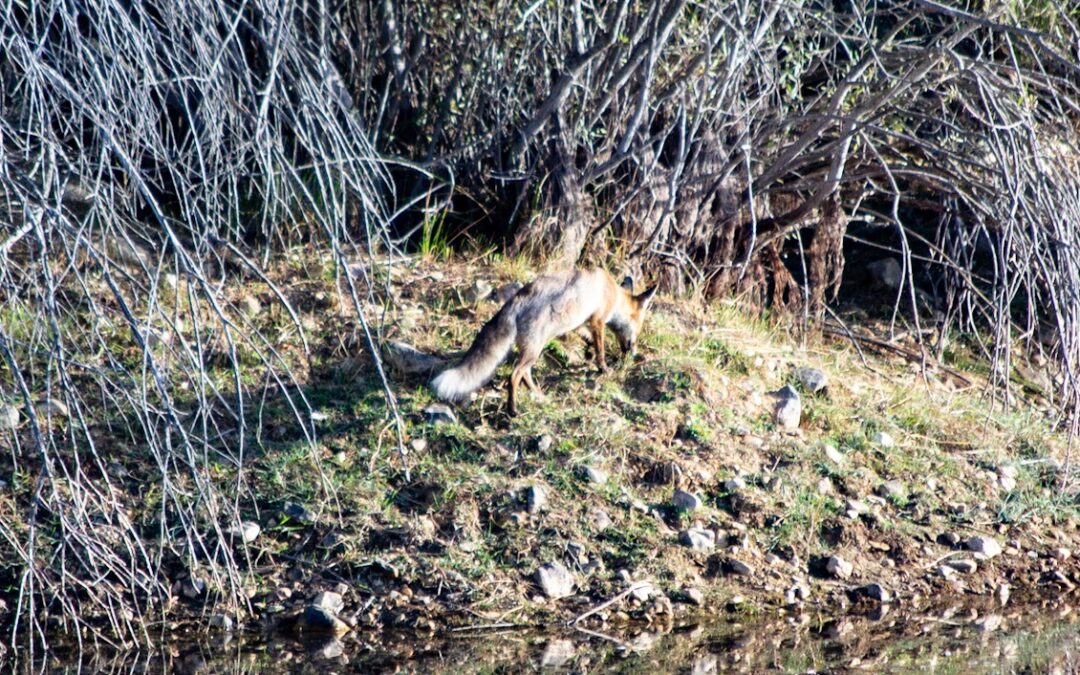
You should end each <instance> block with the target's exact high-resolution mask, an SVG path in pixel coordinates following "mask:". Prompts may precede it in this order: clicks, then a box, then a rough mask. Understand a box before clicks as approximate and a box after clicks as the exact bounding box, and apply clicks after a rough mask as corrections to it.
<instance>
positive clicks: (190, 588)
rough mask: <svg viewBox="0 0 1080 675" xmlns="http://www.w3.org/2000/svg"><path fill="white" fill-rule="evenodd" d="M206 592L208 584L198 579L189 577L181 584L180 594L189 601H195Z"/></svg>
mask: <svg viewBox="0 0 1080 675" xmlns="http://www.w3.org/2000/svg"><path fill="white" fill-rule="evenodd" d="M205 592H206V582H205V581H203V580H202V579H199V578H196V577H188V578H187V579H184V581H183V582H182V583H181V584H180V593H181V594H183V596H184V597H185V598H188V599H189V600H194V599H195V598H198V597H199V596H201V595H202V594H203V593H205Z"/></svg>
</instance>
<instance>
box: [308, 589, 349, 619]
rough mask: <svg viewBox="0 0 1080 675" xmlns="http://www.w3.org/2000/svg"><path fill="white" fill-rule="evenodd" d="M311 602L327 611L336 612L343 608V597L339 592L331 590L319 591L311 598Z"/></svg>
mask: <svg viewBox="0 0 1080 675" xmlns="http://www.w3.org/2000/svg"><path fill="white" fill-rule="evenodd" d="M311 604H312V605H314V606H316V607H322V608H323V609H325V610H327V611H328V612H332V613H334V614H338V613H340V612H341V610H343V609H345V599H344V598H342V597H341V594H340V593H335V592H333V591H321V592H319V593H317V594H316V595H315V597H314V598H312V600H311Z"/></svg>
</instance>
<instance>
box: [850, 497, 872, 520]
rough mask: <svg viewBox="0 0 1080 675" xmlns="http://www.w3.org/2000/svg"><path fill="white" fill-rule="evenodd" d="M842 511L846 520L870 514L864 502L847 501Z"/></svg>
mask: <svg viewBox="0 0 1080 675" xmlns="http://www.w3.org/2000/svg"><path fill="white" fill-rule="evenodd" d="M844 511H845V512H846V513H847V517H848V518H858V517H859V516H861V515H862V514H864V513H870V507H869V506H868V505H867V503H866V502H864V501H861V500H858V499H849V500H847V501H846V502H845V503H844Z"/></svg>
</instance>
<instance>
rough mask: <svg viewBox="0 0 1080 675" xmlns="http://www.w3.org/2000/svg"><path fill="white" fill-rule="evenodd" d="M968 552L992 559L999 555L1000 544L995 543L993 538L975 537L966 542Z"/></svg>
mask: <svg viewBox="0 0 1080 675" xmlns="http://www.w3.org/2000/svg"><path fill="white" fill-rule="evenodd" d="M967 547H968V550H971V551H974V552H975V553H977V554H979V555H982V556H985V557H986V558H993V557H995V556H998V555H1001V544H999V543H997V540H995V539H994V538H993V537H985V536H983V535H981V534H980V535H976V536H974V537H971V538H970V539H968V540H967Z"/></svg>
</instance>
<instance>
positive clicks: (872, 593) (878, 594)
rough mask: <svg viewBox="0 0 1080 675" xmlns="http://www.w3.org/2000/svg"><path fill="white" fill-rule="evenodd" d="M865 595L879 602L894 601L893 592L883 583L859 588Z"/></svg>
mask: <svg viewBox="0 0 1080 675" xmlns="http://www.w3.org/2000/svg"><path fill="white" fill-rule="evenodd" d="M859 590H860V591H861V592H862V594H863V595H865V596H866V597H868V598H870V599H871V600H877V601H878V602H892V594H891V593H889V591H888V590H886V589H885V587H884V586H882V585H881V584H867V585H866V586H863V587H862V588H861V589H859Z"/></svg>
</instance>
